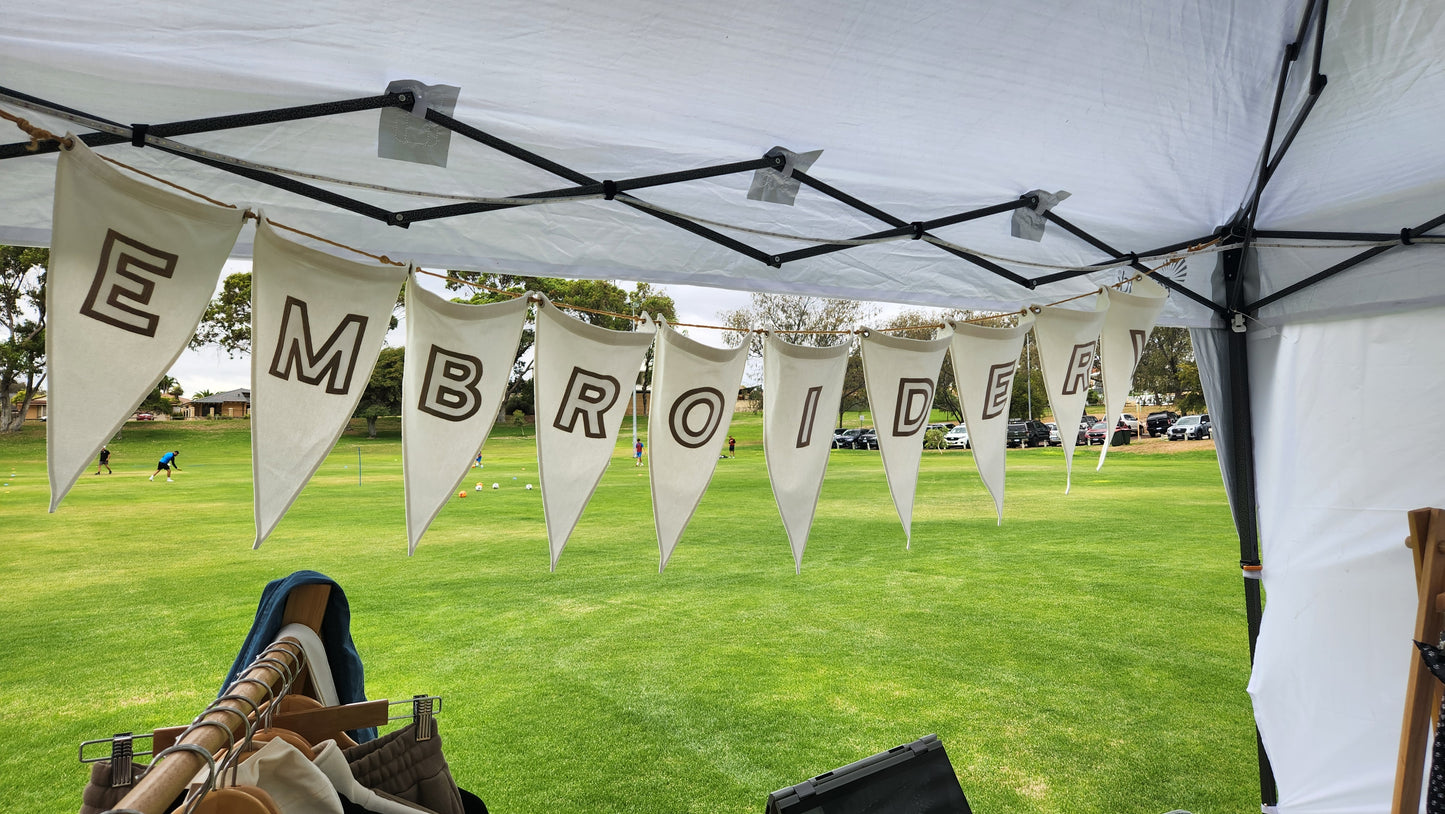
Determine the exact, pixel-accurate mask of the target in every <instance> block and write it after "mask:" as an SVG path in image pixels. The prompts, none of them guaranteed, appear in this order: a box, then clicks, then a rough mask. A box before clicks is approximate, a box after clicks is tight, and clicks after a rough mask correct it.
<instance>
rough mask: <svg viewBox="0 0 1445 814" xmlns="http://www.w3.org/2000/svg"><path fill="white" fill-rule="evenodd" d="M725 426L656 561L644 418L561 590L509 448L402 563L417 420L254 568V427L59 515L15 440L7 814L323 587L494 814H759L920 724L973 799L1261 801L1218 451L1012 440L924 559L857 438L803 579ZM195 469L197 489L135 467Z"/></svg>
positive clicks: (8, 486)
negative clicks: (641, 454)
mask: <svg viewBox="0 0 1445 814" xmlns="http://www.w3.org/2000/svg"><path fill="white" fill-rule="evenodd" d="M733 432H734V433H735V434H736V435H737V437H738V439H739V447H738V454H737V458H736V459H732V460H723V461H720V462H719V465H718V470H717V475H716V477H715V478H714V481H713V484H712V487H711V489H710V491H709V492H708V494H707V496H706V497H705V498H704V499H703V502H702V505H701V507H700V509H699V510H698V513H697V515H696V516H695V517H694V519H693V522H692V525H691V526H690V527H689V529H688V532H687V534H686V535H685V536H684V537H683V540H682V542H681V544H680V545H679V547H678V549H677V551H676V553H675V554H674V555H673V558H672V561H671V562H670V563H669V565H668V568H667V571H666V572H665V573H663V574H661V575H659V574H658V573H657V561H658V552H657V542H656V538H655V536H654V534H653V529H652V515H651V504H650V498H649V495H648V480H647V477H646V476H645V474H644V473H643V471H642V470H639V469H637V468H635V467H634V466H633V465H632V462H631V461H630V459H629V453H628V449H627V445H628V444H629V443H630V433H629V430H628V428H627V427H624V430H623V433H622V436H623V438H622V440H621V442H620V443H619V446H618V449H617V453H616V455H615V457H614V459H613V463H612V466H611V467H610V469H609V470H608V471H607V474H606V475H605V477H604V478H603V481H602V484H601V486H600V487H599V488H598V490H597V494H596V496H595V498H594V499H593V501H592V503H591V505H590V506H589V507H588V510H587V512H586V513H585V514H584V515H583V518H582V520H581V523H580V524H579V525H578V527H577V530H576V532H575V533H574V534H573V536H572V538H571V541H570V542H569V543H568V546H567V550H566V551H565V552H564V553H563V555H562V558H561V562H560V564H559V566H558V570H557V572H556V573H549V572H548V554H547V542H546V537H545V533H544V529H543V521H542V506H541V500H540V496H539V492H538V491H535V490H534V491H530V492H529V491H526V490H525V489H524V488H522V487H523V485H524V484H526V483H528V482H531V483H534V484H535V482H536V481H535V478H536V474H537V472H536V454H535V448H534V442H533V440H532V439H530V438H526V439H524V438H521V437H518V436H517V433H516V430H514V429H511V428H502V429H499V430H498V432H497V433H496V434H494V436H493V438H492V439H491V440H490V441H489V442H488V444H487V446H486V449H485V450H484V461H485V468H484V469H482V470H473V471H474V472H476V473H477V480H482V481H484V482H485V483H486V484H487V485H488V486H490V484H491V483H492V482H498V483H500V484H501V485H502V487H503V488H501V489H499V490H497V491H493V490H491V489H490V488H487V489H484V490H483V491H482V492H481V493H471V492H472V490H471V489H469V490H468V491H469V495H468V497H467V498H466V499H464V500H459V499H453V500H452V501H451V502H450V503H449V504H448V505H447V507H446V508H445V509H444V510H443V511H442V514H441V515H440V517H439V518H438V519H437V521H436V522H435V523H434V524H433V526H432V528H431V531H430V532H429V533H428V534H427V536H426V537H424V538H423V539H422V541H421V545H420V546H419V547H418V549H417V553H416V555H415V556H414V557H407V555H406V537H405V526H404V517H403V508H402V487H401V441H400V433H399V431H398V429H397V425H396V422H395V421H394V420H393V421H392V422H391V423H390V424H388V423H386V422H385V421H384V422H383V425H382V433H381V437H379V438H377V439H375V440H369V439H367V438H365V436H364V434H363V433H361V432H359V428H358V427H353V428H352V430H350V431H348V433H347V434H346V435H344V436H343V437H342V439H341V441H340V442H339V443H338V444H337V446H336V449H335V450H334V452H333V453H332V455H331V456H330V457H329V458H328V459H327V461H326V463H325V464H324V465H323V466H322V468H321V469H320V471H319V472H318V473H317V475H316V477H315V478H314V479H313V481H312V482H311V484H310V486H309V487H308V488H307V489H306V490H305V492H303V494H302V496H301V498H300V499H299V500H298V501H297V503H296V505H295V506H294V507H293V508H292V510H291V512H290V514H289V515H288V516H287V517H286V518H285V519H284V520H283V521H282V523H281V525H280V526H279V528H278V529H277V530H276V532H275V533H274V534H273V535H272V536H271V538H270V539H269V540H268V541H267V542H266V543H265V545H264V546H263V547H262V548H261V549H260V550H259V551H252V550H251V547H250V543H251V540H252V537H253V533H254V532H253V528H252V519H251V465H250V460H251V459H250V448H249V424H248V422H245V421H219V422H190V423H166V422H157V423H155V424H139V423H131V424H129V425H127V427H126V428H125V430H124V433H123V436H122V437H121V438H120V439H118V440H117V441H115V442H114V443H113V444H112V445H111V448H112V450H113V451H114V453H115V454H114V457H113V458H112V462H111V463H112V466H114V467H115V470H116V471H115V474H114V475H111V476H106V475H101V476H98V477H97V476H93V475H90V474H89V473H87V474H85V475H83V476H82V479H81V481H80V482H79V483H78V484H77V486H76V487H75V489H74V490H73V491H72V492H71V494H70V496H69V497H68V498H66V500H65V502H64V503H63V504H62V506H61V508H60V509H59V511H58V512H57V513H55V514H53V515H50V514H47V513H46V511H45V510H46V506H47V495H48V486H47V483H46V479H45V450H44V440H43V431H42V430H41V429H40V428H39V427H35V428H29V429H27V431H26V433H25V434H24V435H22V436H20V437H0V477H3V481H0V482H3V483H4V484H5V485H4V486H0V528H3V531H4V535H3V536H4V546H3V548H0V558H3V566H0V616H3V618H4V619H5V622H4V624H3V626H0V778H3V781H0V786H3V789H4V796H5V798H6V799H5V805H4V806H3V808H4V809H5V810H10V811H26V812H31V813H32V814H41V813H43V812H53V814H61V812H73V811H75V810H76V809H77V808H78V806H79V799H80V790H81V787H82V786H83V784H84V780H85V778H86V776H87V771H86V770H87V767H83V766H81V765H80V764H78V763H77V762H76V748H77V746H78V744H79V742H80V741H82V740H86V739H90V738H100V737H107V736H109V735H110V734H112V733H115V732H122V731H135V732H148V731H150V730H151V729H152V728H155V727H160V726H167V725H174V724H179V723H184V722H186V721H189V720H190V719H191V718H192V717H193V716H194V715H195V714H196V713H197V712H198V711H199V710H201V709H202V708H203V707H204V706H205V705H206V704H207V703H208V702H209V701H210V700H211V699H212V698H214V696H215V694H216V691H217V689H218V688H219V684H220V681H221V679H222V678H223V676H224V675H225V673H226V670H227V668H228V667H229V666H230V663H231V661H232V659H233V658H234V656H235V653H236V650H237V649H238V648H239V646H240V644H241V641H242V639H243V638H244V636H245V634H246V631H247V629H248V628H249V626H250V623H251V618H252V616H253V614H254V612H255V608H256V602H257V599H258V598H259V596H260V593H261V589H262V587H263V586H264V585H265V583H266V582H267V581H269V580H271V579H275V578H277V577H281V576H284V575H285V574H288V573H290V572H291V571H294V570H297V569H303V568H309V569H315V570H318V571H321V572H323V573H325V574H328V575H330V576H331V577H333V578H335V579H336V580H337V581H338V582H339V583H340V584H341V585H342V586H343V588H344V589H345V590H346V593H347V596H348V598H349V599H350V603H351V609H352V614H353V621H352V634H353V636H354V637H355V640H356V643H357V646H358V648H359V649H360V652H361V655H362V658H363V659H364V661H365V664H366V674H367V690H368V694H369V695H370V697H372V698H393V699H398V698H404V697H408V696H410V695H412V694H414V693H422V692H426V693H433V694H437V695H441V696H443V697H444V699H445V701H444V712H443V714H442V716H441V718H440V719H439V721H440V727H441V734H442V736H443V738H444V740H445V744H446V754H447V757H448V760H449V762H450V763H451V766H452V770H453V773H454V774H455V776H456V777H457V779H458V781H459V783H460V784H461V785H463V786H464V787H467V788H469V789H471V790H472V791H475V792H476V793H478V794H479V795H480V796H481V797H482V798H483V799H484V800H486V802H487V804H488V806H489V807H490V808H491V810H492V811H494V812H498V814H509V813H511V812H658V813H659V814H676V813H677V812H705V813H706V814H724V813H729V812H737V813H738V814H742V813H743V812H751V813H752V814H758V813H759V812H761V811H762V810H763V802H764V800H765V798H766V796H767V794H768V793H769V792H770V791H773V790H775V789H778V788H781V787H784V786H787V785H791V784H793V783H796V782H799V781H801V780H803V779H806V778H807V777H810V776H812V775H815V774H818V773H821V772H823V771H826V770H829V769H832V768H835V767H837V766H839V765H842V764H845V763H849V762H851V761H854V760H857V759H859V758H862V757H866V756H868V755H870V754H873V753H875V752H878V751H881V750H883V749H887V748H889V747H892V746H895V745H897V744H900V743H903V742H906V741H909V740H912V739H914V738H917V737H919V736H922V735H924V734H928V733H930V732H934V733H938V735H939V736H940V738H941V739H942V740H943V742H944V744H945V745H946V747H947V749H948V753H949V757H950V759H951V761H952V763H953V766H954V768H955V770H956V771H957V774H958V777H959V780H960V781H961V783H962V785H963V788H964V790H965V792H966V793H967V794H968V797H969V800H970V802H971V803H972V805H973V808H974V810H975V811H978V812H981V813H983V812H1034V811H1037V812H1110V814H1121V813H1123V812H1147V813H1150V814H1162V812H1165V811H1169V810H1171V809H1174V808H1183V809H1187V810H1189V811H1192V812H1196V814H1202V813H1203V812H1242V811H1250V810H1255V808H1256V806H1258V804H1259V802H1258V796H1257V795H1258V792H1257V789H1258V779H1257V770H1256V768H1255V764H1254V760H1255V747H1254V729H1253V723H1252V717H1251V715H1250V709H1249V702H1248V699H1247V696H1246V694H1245V683H1246V681H1247V678H1248V654H1247V644H1246V630H1245V620H1244V609H1243V605H1244V603H1243V598H1242V596H1243V591H1242V590H1241V585H1240V577H1239V568H1238V564H1237V562H1238V544H1237V542H1236V538H1235V535H1234V532H1233V527H1232V525H1231V523H1230V520H1229V512H1228V508H1227V505H1226V502H1225V497H1224V493H1223V488H1222V486H1221V482H1220V474H1219V469H1218V466H1217V464H1216V462H1215V458H1214V454H1213V452H1212V450H1208V449H1205V450H1191V451H1187V452H1181V453H1176V454H1147V450H1146V448H1145V446H1144V445H1136V446H1134V447H1131V448H1128V449H1127V450H1125V449H1120V450H1115V451H1114V452H1112V453H1111V454H1110V458H1109V462H1108V464H1107V465H1106V466H1105V467H1104V470H1103V471H1102V472H1095V471H1094V460H1095V458H1096V456H1097V450H1087V451H1080V453H1079V455H1078V457H1077V458H1076V460H1075V467H1074V485H1073V490H1072V494H1070V495H1067V496H1065V495H1064V494H1063V491H1064V470H1063V463H1064V462H1063V456H1062V453H1061V452H1060V451H1059V450H1049V449H1033V450H1018V451H1013V452H1010V453H1009V481H1008V503H1007V505H1006V507H1005V519H1004V523H1003V525H1002V526H1001V527H1000V526H998V525H997V524H996V522H995V519H994V514H993V508H992V502H991V500H990V498H989V497H988V495H987V493H986V492H985V491H984V489H983V487H982V484H981V482H980V481H979V479H978V476H977V474H976V471H975V469H974V466H973V460H972V457H971V454H970V453H967V452H962V451H949V452H947V453H944V454H938V453H933V452H929V453H927V454H925V455H924V458H923V464H922V471H921V473H920V476H919V487H918V498H917V504H916V508H915V512H914V522H913V547H912V550H911V551H910V550H905V548H904V539H903V533H902V530H901V527H900V525H899V523H898V519H897V517H896V515H895V513H894V510H893V506H892V503H891V501H890V499H889V497H888V490H887V485H886V483H885V480H884V475H883V471H882V465H881V463H880V461H879V457H878V454H877V453H876V452H863V451H835V452H833V453H832V459H831V461H830V464H829V469H828V476H827V480H826V481H825V484H824V487H823V494H822V501H821V504H820V506H819V509H818V515H817V520H816V522H815V524H814V527H813V534H812V537H811V539H810V541H809V543H808V550H807V554H806V556H805V558H804V561H803V570H802V574H801V575H794V573H793V565H792V556H791V554H790V552H789V549H788V543H787V540H786V537H785V536H784V534H783V530H782V524H781V522H780V520H779V518H778V513H777V509H776V507H775V505H774V504H773V501H772V494H771V491H770V489H769V486H768V481H767V472H766V469H765V466H764V462H763V455H762V446H761V422H760V420H759V419H758V417H756V416H748V415H740V416H739V417H738V419H737V421H736V422H735V424H734V425H733ZM172 448H179V449H180V450H181V451H182V452H181V464H182V466H184V467H185V469H184V471H182V472H181V473H179V474H178V475H177V476H176V482H175V483H152V482H149V481H147V479H146V478H147V476H148V475H149V474H150V473H151V472H152V471H153V467H154V463H155V461H156V459H157V458H158V457H159V455H160V453H161V452H162V451H163V450H166V449H172ZM358 448H360V454H361V461H362V470H361V483H360V484H358V482H357V480H358V478H357V453H358ZM1156 448H1158V447H1156Z"/></svg>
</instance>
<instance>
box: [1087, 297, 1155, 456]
mask: <svg viewBox="0 0 1445 814" xmlns="http://www.w3.org/2000/svg"><path fill="white" fill-rule="evenodd" d="M1168 293H1169V292H1167V291H1165V290H1164V286H1162V285H1159V284H1158V283H1156V282H1154V281H1153V280H1152V279H1150V278H1149V277H1147V276H1145V277H1140V278H1139V279H1137V280H1135V281H1134V282H1133V284H1132V286H1131V290H1130V291H1128V292H1124V291H1113V292H1110V294H1109V315H1108V316H1106V317H1104V328H1103V330H1102V331H1101V332H1100V333H1099V370H1100V373H1101V378H1102V379H1103V380H1104V426H1106V427H1113V426H1114V425H1115V424H1117V423H1118V421H1119V416H1121V415H1123V414H1124V403H1125V402H1126V401H1128V400H1129V390H1130V389H1131V387H1130V385H1131V383H1132V382H1133V381H1134V368H1136V367H1138V366H1139V357H1140V356H1142V355H1143V354H1144V345H1145V344H1146V343H1148V341H1149V334H1150V333H1151V332H1152V331H1153V330H1154V322H1155V321H1156V320H1157V319H1159V312H1160V311H1163V310H1164V303H1165V302H1166V300H1165V295H1167V294H1168ZM1140 429H1143V428H1142V427H1141V428H1140ZM1108 438H1109V440H1111V441H1112V440H1113V438H1114V433H1113V432H1110V433H1109V435H1108ZM1109 447H1110V444H1107V443H1106V444H1104V446H1103V448H1102V449H1100V450H1099V466H1098V467H1097V468H1103V466H1104V457H1105V456H1107V455H1108V454H1109Z"/></svg>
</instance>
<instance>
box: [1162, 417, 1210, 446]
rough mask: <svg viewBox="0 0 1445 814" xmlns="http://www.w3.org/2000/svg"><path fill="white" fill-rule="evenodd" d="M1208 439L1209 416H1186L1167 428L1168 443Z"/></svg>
mask: <svg viewBox="0 0 1445 814" xmlns="http://www.w3.org/2000/svg"><path fill="white" fill-rule="evenodd" d="M1208 437H1209V415H1208V414H1207V413H1206V414H1204V415H1187V416H1184V417H1183V418H1180V419H1179V420H1178V421H1176V422H1174V424H1173V425H1172V426H1171V427H1170V428H1169V440H1170V441H1199V440H1203V439H1205V438H1208Z"/></svg>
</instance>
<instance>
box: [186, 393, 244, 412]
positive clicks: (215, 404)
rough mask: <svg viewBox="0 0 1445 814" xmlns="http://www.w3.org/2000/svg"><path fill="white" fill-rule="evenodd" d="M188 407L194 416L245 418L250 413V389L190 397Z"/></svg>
mask: <svg viewBox="0 0 1445 814" xmlns="http://www.w3.org/2000/svg"><path fill="white" fill-rule="evenodd" d="M189 407H190V410H191V415H193V416H195V417H196V418H216V417H218V416H219V417H225V418H245V417H246V416H248V415H250V414H251V389H250V388H249V387H247V388H238V389H236V390H227V391H226V392H224V393H217V394H215V395H214V396H206V397H205V398H199V399H192V400H191V403H190V405H189Z"/></svg>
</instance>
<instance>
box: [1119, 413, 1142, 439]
mask: <svg viewBox="0 0 1445 814" xmlns="http://www.w3.org/2000/svg"><path fill="white" fill-rule="evenodd" d="M1119 420H1120V421H1122V422H1124V423H1125V424H1127V425H1128V427H1129V432H1130V434H1132V435H1133V436H1134V437H1135V438H1138V437H1139V419H1137V418H1135V417H1134V416H1132V415H1130V414H1128V413H1125V414H1123V415H1121V416H1119Z"/></svg>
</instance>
